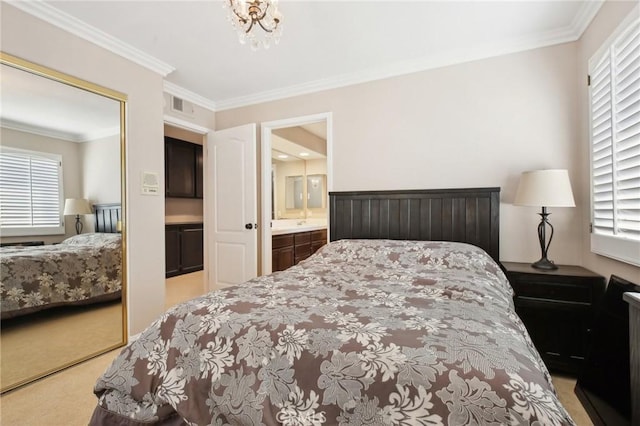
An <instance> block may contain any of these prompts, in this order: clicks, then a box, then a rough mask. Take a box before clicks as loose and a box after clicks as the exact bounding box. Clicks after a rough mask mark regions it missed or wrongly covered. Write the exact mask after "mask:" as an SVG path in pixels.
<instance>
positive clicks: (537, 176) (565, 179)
mask: <svg viewBox="0 0 640 426" xmlns="http://www.w3.org/2000/svg"><path fill="white" fill-rule="evenodd" d="M514 204H515V205H517V206H535V207H542V212H541V213H539V214H540V217H541V220H540V224H539V225H538V239H539V240H540V251H541V252H542V254H541V256H540V260H538V261H537V262H534V263H533V264H531V266H532V267H534V268H536V269H542V270H553V269H558V267H557V266H556V265H555V264H554V263H553V262H552V261H550V260H549V259H548V258H547V252H548V251H549V246H550V245H551V240H552V239H553V226H552V225H551V223H549V220H548V216H549V214H550V213H548V212H547V207H575V205H576V204H575V202H574V200H573V192H572V191H571V182H570V181H569V173H568V172H567V171H566V170H536V171H530V172H523V173H522V176H521V177H520V184H519V185H518V191H517V192H516V198H515V201H514ZM547 226H549V228H551V234H550V235H549V241H548V242H547V240H546V227H547Z"/></svg>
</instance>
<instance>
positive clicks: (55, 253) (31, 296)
mask: <svg viewBox="0 0 640 426" xmlns="http://www.w3.org/2000/svg"><path fill="white" fill-rule="evenodd" d="M121 247H122V244H121V237H120V234H97V233H96V234H80V235H76V236H73V237H70V238H67V239H66V240H64V241H63V242H61V243H60V244H56V245H44V246H30V247H18V246H15V247H14V246H10V247H2V248H0V296H1V298H0V299H1V303H2V305H1V308H0V309H1V312H2V319H6V318H13V317H17V316H20V315H25V314H28V313H31V312H36V311H40V310H43V309H47V308H51V307H54V306H62V305H82V304H88V303H95V302H100V301H107V300H113V299H118V298H119V297H120V294H121V288H122V249H121Z"/></svg>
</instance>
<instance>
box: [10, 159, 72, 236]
mask: <svg viewBox="0 0 640 426" xmlns="http://www.w3.org/2000/svg"><path fill="white" fill-rule="evenodd" d="M62 197H63V191H62V157H61V156H60V155H56V154H47V153H42V152H34V151H25V150H21V149H15V148H8V147H2V149H1V150H0V230H1V231H2V235H3V236H5V237H7V236H21V235H52V234H64V222H63V221H62V214H61V213H62Z"/></svg>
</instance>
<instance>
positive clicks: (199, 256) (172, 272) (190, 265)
mask: <svg viewBox="0 0 640 426" xmlns="http://www.w3.org/2000/svg"><path fill="white" fill-rule="evenodd" d="M165 246H166V247H165V260H166V276H167V278H168V277H173V276H176V275H182V274H188V273H189V272H195V271H201V270H202V269H203V268H204V255H203V254H204V228H203V226H202V224H201V223H190V224H176V225H166V227H165Z"/></svg>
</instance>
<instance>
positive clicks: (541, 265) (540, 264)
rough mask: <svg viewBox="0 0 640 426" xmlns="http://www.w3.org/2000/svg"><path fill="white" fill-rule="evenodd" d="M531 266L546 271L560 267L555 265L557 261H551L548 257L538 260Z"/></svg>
mask: <svg viewBox="0 0 640 426" xmlns="http://www.w3.org/2000/svg"><path fill="white" fill-rule="evenodd" d="M531 267H533V268H536V269H543V270H545V271H553V270H554V269H558V267H557V266H556V265H555V263H553V262H552V261H550V260H549V259H547V258H546V257H545V258H542V259H540V260H538V261H537V262H535V263H532V264H531Z"/></svg>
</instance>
